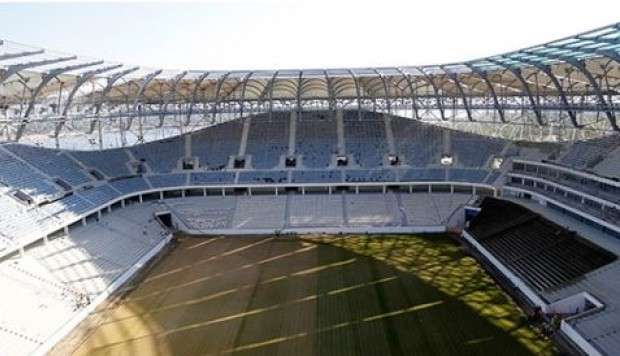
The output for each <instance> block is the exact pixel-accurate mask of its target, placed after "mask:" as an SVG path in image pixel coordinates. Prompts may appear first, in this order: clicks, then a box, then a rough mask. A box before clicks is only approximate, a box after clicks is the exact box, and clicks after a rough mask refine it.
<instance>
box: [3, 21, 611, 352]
mask: <svg viewBox="0 0 620 356" xmlns="http://www.w3.org/2000/svg"><path fill="white" fill-rule="evenodd" d="M0 43H1V46H0V110H1V112H0V114H1V116H2V125H3V126H2V131H1V135H2V136H1V137H2V141H3V142H2V144H1V145H0V162H1V163H2V164H1V165H0V183H1V184H0V193H1V195H0V204H1V205H0V206H1V207H2V213H1V215H0V223H1V225H0V256H1V259H2V260H0V278H2V283H3V286H4V285H6V286H7V288H12V289H14V290H15V291H16V293H7V294H6V295H3V296H2V297H3V298H7V300H5V301H4V302H3V303H0V304H1V305H2V306H0V308H2V309H1V310H2V313H1V314H0V315H3V316H4V315H6V317H5V319H6V321H3V324H2V325H1V328H0V338H1V339H2V340H3V342H2V343H0V344H2V345H8V346H6V347H7V350H9V351H8V352H9V353H10V354H15V355H21V354H30V353H34V354H38V353H44V352H46V351H48V350H49V349H50V348H51V347H53V346H54V345H55V344H56V343H57V342H58V341H59V340H60V339H62V338H63V337H64V336H65V335H66V334H67V333H68V332H70V331H71V330H72V328H73V327H74V326H75V325H77V324H78V323H79V322H80V321H81V320H82V319H83V318H84V317H85V316H86V315H88V313H89V312H90V311H92V310H94V308H95V307H97V305H98V304H99V303H100V302H102V301H104V300H105V299H106V297H107V296H109V295H110V294H111V293H113V292H114V291H115V290H117V289H118V288H119V287H120V286H121V285H123V283H124V282H126V281H127V280H129V279H131V277H132V276H134V274H135V273H136V271H137V270H138V269H139V268H140V266H142V265H144V263H146V262H147V261H149V260H150V259H151V258H152V257H153V256H155V255H157V254H158V252H159V251H160V250H162V249H163V248H164V247H165V246H166V244H167V243H168V242H169V240H170V239H171V235H170V233H171V230H170V226H172V227H174V229H177V230H181V231H184V232H186V233H193V234H235V235H240V234H248V235H250V234H274V233H277V234H288V233H291V234H303V233H347V232H348V233H413V232H425V233H430V232H445V231H448V230H450V231H463V243H464V244H466V245H467V246H469V248H471V250H472V251H474V252H475V253H476V254H478V258H479V260H480V261H481V262H482V263H483V264H485V266H487V267H488V268H489V269H490V270H492V271H494V273H497V275H498V276H500V277H501V278H503V279H504V280H505V283H506V284H507V285H508V287H509V288H512V289H514V290H515V291H517V292H518V293H517V294H518V295H517V297H519V296H521V297H523V302H524V303H525V304H527V305H529V306H530V307H531V308H533V309H536V310H540V311H542V312H543V313H545V314H546V315H551V314H557V315H561V322H560V326H559V327H558V328H559V331H558V333H559V335H561V337H562V338H563V339H564V340H565V341H566V342H567V343H568V344H569V345H572V347H573V348H574V349H575V350H581V351H582V352H585V353H588V354H595V355H597V354H598V355H612V354H614V353H615V352H617V350H618V349H620V337H618V335H619V334H618V331H619V330H620V324H619V323H618V320H620V316H619V314H618V308H617V307H618V300H620V298H618V296H619V293H620V292H618V290H619V289H618V282H617V281H616V280H617V278H616V277H617V275H618V272H619V271H620V262H618V261H617V258H616V256H617V255H618V253H620V183H619V180H620V134H619V132H620V128H619V126H618V125H619V124H620V123H618V122H617V120H616V115H617V112H618V109H619V102H620V92H619V90H620V88H619V86H620V24H614V25H610V26H607V27H604V28H601V29H597V30H593V31H590V32H586V33H583V34H579V35H576V36H572V37H569V38H565V39H561V40H557V41H553V42H549V43H546V44H542V45H539V46H534V47H530V48H526V49H522V50H518V51H514V52H510V53H506V54H502V55H496V56H492V57H488V58H483V59H478V60H473V61H468V62H463V63H455V64H445V65H432V66H417V67H411V66H403V67H394V68H357V69H355V68H353V69H324V70H323V69H321V70H314V69H303V70H256V71H230V72H226V71H189V70H188V71H168V70H160V69H150V68H142V67H136V66H130V65H123V64H119V63H110V62H106V61H101V60H96V59H92V58H84V57H80V56H74V55H67V54H63V53H56V52H51V51H48V50H44V49H39V48H33V47H29V46H25V45H20V44H16V43H13V42H9V41H1V42H0ZM103 148H105V149H103ZM482 198H487V199H485V200H482ZM495 198H502V199H495ZM496 200H497V201H499V202H500V203H498V202H496ZM480 201H482V203H481V204H480ZM502 202H503V203H502ZM513 203H517V205H518V206H517V207H515V206H513V205H511V204H513ZM501 204H506V205H501ZM495 209H501V210H502V211H505V212H507V214H506V216H496V215H493V210H495ZM479 210H481V212H480V215H479V216H478V217H477V218H475V219H474V220H473V222H472V225H471V228H469V227H468V220H469V218H468V216H467V214H466V211H468V212H470V213H471V212H474V211H479ZM506 217H508V218H509V219H507V220H505V218H506ZM166 224H168V225H169V226H166ZM532 226H536V227H537V228H536V229H534V230H532ZM569 230H570V231H569ZM571 231H572V232H571ZM134 232H135V234H134ZM576 235H578V236H576ZM532 236H538V237H537V238H536V239H533V240H532V239H531V237H532ZM528 239H529V240H528ZM511 246H512V247H511ZM530 246H535V247H536V248H535V249H533V250H532V249H528V248H529V247H530ZM593 246H594V247H593ZM580 251H581V252H580ZM523 261H526V262H523ZM16 281H17V282H16ZM32 286H38V287H41V286H43V287H42V288H41V290H38V289H37V288H38V287H35V288H33V287H32ZM20 293H21V294H20ZM20 295H23V296H24V297H23V298H16V297H15V296H20ZM42 306H43V307H42ZM32 313H40V320H41V321H42V322H41V323H40V324H39V325H36V327H32V326H31V325H30V323H29V321H28V320H29V317H32V315H31V314H32Z"/></svg>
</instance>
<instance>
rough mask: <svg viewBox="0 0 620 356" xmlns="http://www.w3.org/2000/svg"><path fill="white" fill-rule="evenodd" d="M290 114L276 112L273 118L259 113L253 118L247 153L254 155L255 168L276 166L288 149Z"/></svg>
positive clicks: (253, 164) (253, 163)
mask: <svg viewBox="0 0 620 356" xmlns="http://www.w3.org/2000/svg"><path fill="white" fill-rule="evenodd" d="M289 116H290V114H289V113H287V112H283V113H274V114H273V115H272V118H271V119H270V118H268V116H267V115H257V116H255V117H253V118H252V123H251V125H250V131H249V134H248V143H247V148H246V154H247V155H251V156H252V166H253V167H254V168H255V169H269V168H274V167H275V166H277V165H278V163H279V162H280V157H282V156H283V155H285V154H286V152H287V151H288V140H289V123H290V118H289Z"/></svg>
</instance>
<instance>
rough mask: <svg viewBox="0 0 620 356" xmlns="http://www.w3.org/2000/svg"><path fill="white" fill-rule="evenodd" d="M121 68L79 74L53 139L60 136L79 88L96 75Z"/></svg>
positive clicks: (114, 67) (107, 68)
mask: <svg viewBox="0 0 620 356" xmlns="http://www.w3.org/2000/svg"><path fill="white" fill-rule="evenodd" d="M122 66H123V65H122V64H117V65H113V66H108V67H104V68H99V69H95V70H91V71H88V72H86V73H82V74H80V76H79V77H78V78H77V81H76V83H75V84H74V85H73V88H72V89H71V92H69V96H68V97H67V100H65V107H64V108H63V110H62V113H61V114H60V115H61V116H62V119H61V121H60V122H58V124H56V128H55V129H54V137H56V138H57V137H58V135H59V134H60V130H61V129H62V127H63V126H64V124H65V123H66V121H67V113H68V112H69V108H70V107H71V104H72V103H73V98H74V97H75V94H76V93H77V92H78V90H79V89H80V87H82V85H84V84H86V83H87V82H88V81H89V80H91V79H92V78H94V77H95V76H96V75H99V74H103V73H105V72H109V71H111V70H114V69H118V68H120V67H122Z"/></svg>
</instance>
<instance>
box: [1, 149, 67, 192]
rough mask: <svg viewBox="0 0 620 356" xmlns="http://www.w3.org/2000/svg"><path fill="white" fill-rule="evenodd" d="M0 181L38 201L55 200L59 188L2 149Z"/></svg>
mask: <svg viewBox="0 0 620 356" xmlns="http://www.w3.org/2000/svg"><path fill="white" fill-rule="evenodd" d="M0 179H1V180H2V183H3V184H4V185H6V186H7V187H9V188H12V189H19V190H21V191H23V192H24V193H25V194H28V195H29V196H31V197H32V198H34V199H35V200H36V201H38V202H41V201H44V200H50V199H53V198H54V197H55V196H58V194H59V193H60V192H59V190H58V188H57V187H56V186H55V185H54V184H53V183H51V182H49V181H47V180H46V179H45V177H44V176H43V175H41V174H39V173H38V172H36V171H35V170H33V169H32V168H30V167H29V166H28V165H26V164H25V163H24V162H22V161H20V160H18V159H16V158H14V157H12V156H11V155H9V154H8V153H6V152H5V151H3V150H2V149H0Z"/></svg>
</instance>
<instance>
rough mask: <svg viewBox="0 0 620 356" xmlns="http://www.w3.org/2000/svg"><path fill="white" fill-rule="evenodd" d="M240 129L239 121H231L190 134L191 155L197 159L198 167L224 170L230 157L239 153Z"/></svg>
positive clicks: (240, 122)
mask: <svg viewBox="0 0 620 356" xmlns="http://www.w3.org/2000/svg"><path fill="white" fill-rule="evenodd" d="M242 127H243V123H242V121H241V120H233V121H228V122H224V123H220V124H217V125H213V126H210V127H208V128H206V129H204V130H200V131H197V132H195V133H192V155H194V156H197V157H198V160H199V162H200V166H201V167H207V168H209V169H211V170H221V169H224V168H226V167H227V165H228V160H229V158H230V156H236V155H237V154H238V153H239V145H240V143H241V132H242V130H243V128H242Z"/></svg>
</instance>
